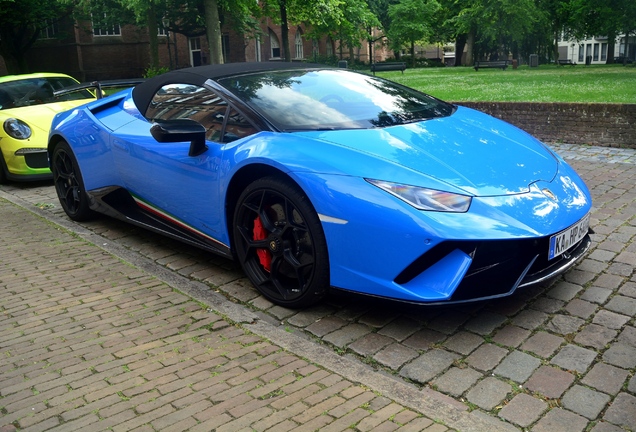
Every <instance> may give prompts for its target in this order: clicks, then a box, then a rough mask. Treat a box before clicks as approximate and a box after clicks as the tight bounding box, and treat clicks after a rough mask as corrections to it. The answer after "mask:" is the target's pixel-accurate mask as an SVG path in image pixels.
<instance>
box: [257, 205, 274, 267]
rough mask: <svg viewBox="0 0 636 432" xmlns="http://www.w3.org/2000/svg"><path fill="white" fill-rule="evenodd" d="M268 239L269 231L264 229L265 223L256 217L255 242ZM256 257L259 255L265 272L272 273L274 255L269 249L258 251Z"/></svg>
mask: <svg viewBox="0 0 636 432" xmlns="http://www.w3.org/2000/svg"><path fill="white" fill-rule="evenodd" d="M266 238H267V231H265V228H263V223H262V222H261V218H260V217H259V216H256V219H254V240H255V241H258V240H265V239H266ZM256 255H258V260H259V262H260V263H261V265H262V266H263V268H264V269H265V271H267V272H268V271H270V269H271V268H272V254H271V253H270V252H269V251H268V250H267V249H264V248H262V249H257V250H256Z"/></svg>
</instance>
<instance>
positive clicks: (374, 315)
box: [358, 308, 398, 328]
mask: <svg viewBox="0 0 636 432" xmlns="http://www.w3.org/2000/svg"><path fill="white" fill-rule="evenodd" d="M397 316H398V313H397V311H395V310H393V309H388V308H387V309H384V310H382V309H380V310H377V309H374V310H372V311H370V312H368V313H365V314H364V315H362V316H361V317H360V318H358V322H359V323H360V324H365V325H368V326H369V327H375V328H381V327H385V326H386V325H387V324H389V323H390V322H391V321H393V320H394V319H395V318H396V317H397Z"/></svg>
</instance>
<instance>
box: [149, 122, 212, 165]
mask: <svg viewBox="0 0 636 432" xmlns="http://www.w3.org/2000/svg"><path fill="white" fill-rule="evenodd" d="M150 135H152V137H153V138H154V139H155V140H156V141H157V142H160V143H171V142H184V141H190V151H188V156H199V155H200V154H202V153H203V152H205V151H206V150H207V149H208V146H207V145H205V128H204V127H203V126H202V125H201V123H198V122H196V121H194V120H191V119H174V120H159V121H157V120H155V122H154V124H153V125H152V127H151V128H150Z"/></svg>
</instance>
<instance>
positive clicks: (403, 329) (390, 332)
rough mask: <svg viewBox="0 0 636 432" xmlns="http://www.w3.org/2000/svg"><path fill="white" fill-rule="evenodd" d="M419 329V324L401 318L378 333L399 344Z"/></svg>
mask: <svg viewBox="0 0 636 432" xmlns="http://www.w3.org/2000/svg"><path fill="white" fill-rule="evenodd" d="M420 327H421V324H420V323H419V322H417V321H415V320H413V319H410V318H407V317H403V316H401V317H398V318H396V319H395V320H393V321H391V322H390V323H389V324H387V325H386V326H384V327H382V328H381V329H380V330H378V333H379V334H381V335H384V336H388V337H390V338H393V339H395V340H397V341H400V342H401V341H403V340H404V339H406V338H407V337H409V336H411V335H412V334H414V333H415V332H416V331H417V330H418V329H419V328H420Z"/></svg>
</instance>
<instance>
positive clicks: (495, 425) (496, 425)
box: [423, 410, 519, 432]
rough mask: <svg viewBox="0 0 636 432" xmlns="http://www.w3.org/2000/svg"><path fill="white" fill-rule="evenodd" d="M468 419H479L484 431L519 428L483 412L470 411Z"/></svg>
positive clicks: (504, 431) (515, 430) (503, 431)
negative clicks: (483, 425)
mask: <svg viewBox="0 0 636 432" xmlns="http://www.w3.org/2000/svg"><path fill="white" fill-rule="evenodd" d="M470 417H474V418H475V419H479V420H480V421H481V422H484V423H486V426H485V427H484V428H483V430H484V431H489V430H495V429H496V430H498V431H501V432H519V428H517V427H516V426H514V425H512V424H510V423H508V422H505V421H503V420H500V419H499V418H497V417H492V416H490V415H489V414H486V413H485V412H483V411H482V410H473V411H471V412H470ZM488 425H492V428H489V427H488ZM423 432H429V430H428V429H427V430H426V431H423ZM431 432H433V431H431Z"/></svg>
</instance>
